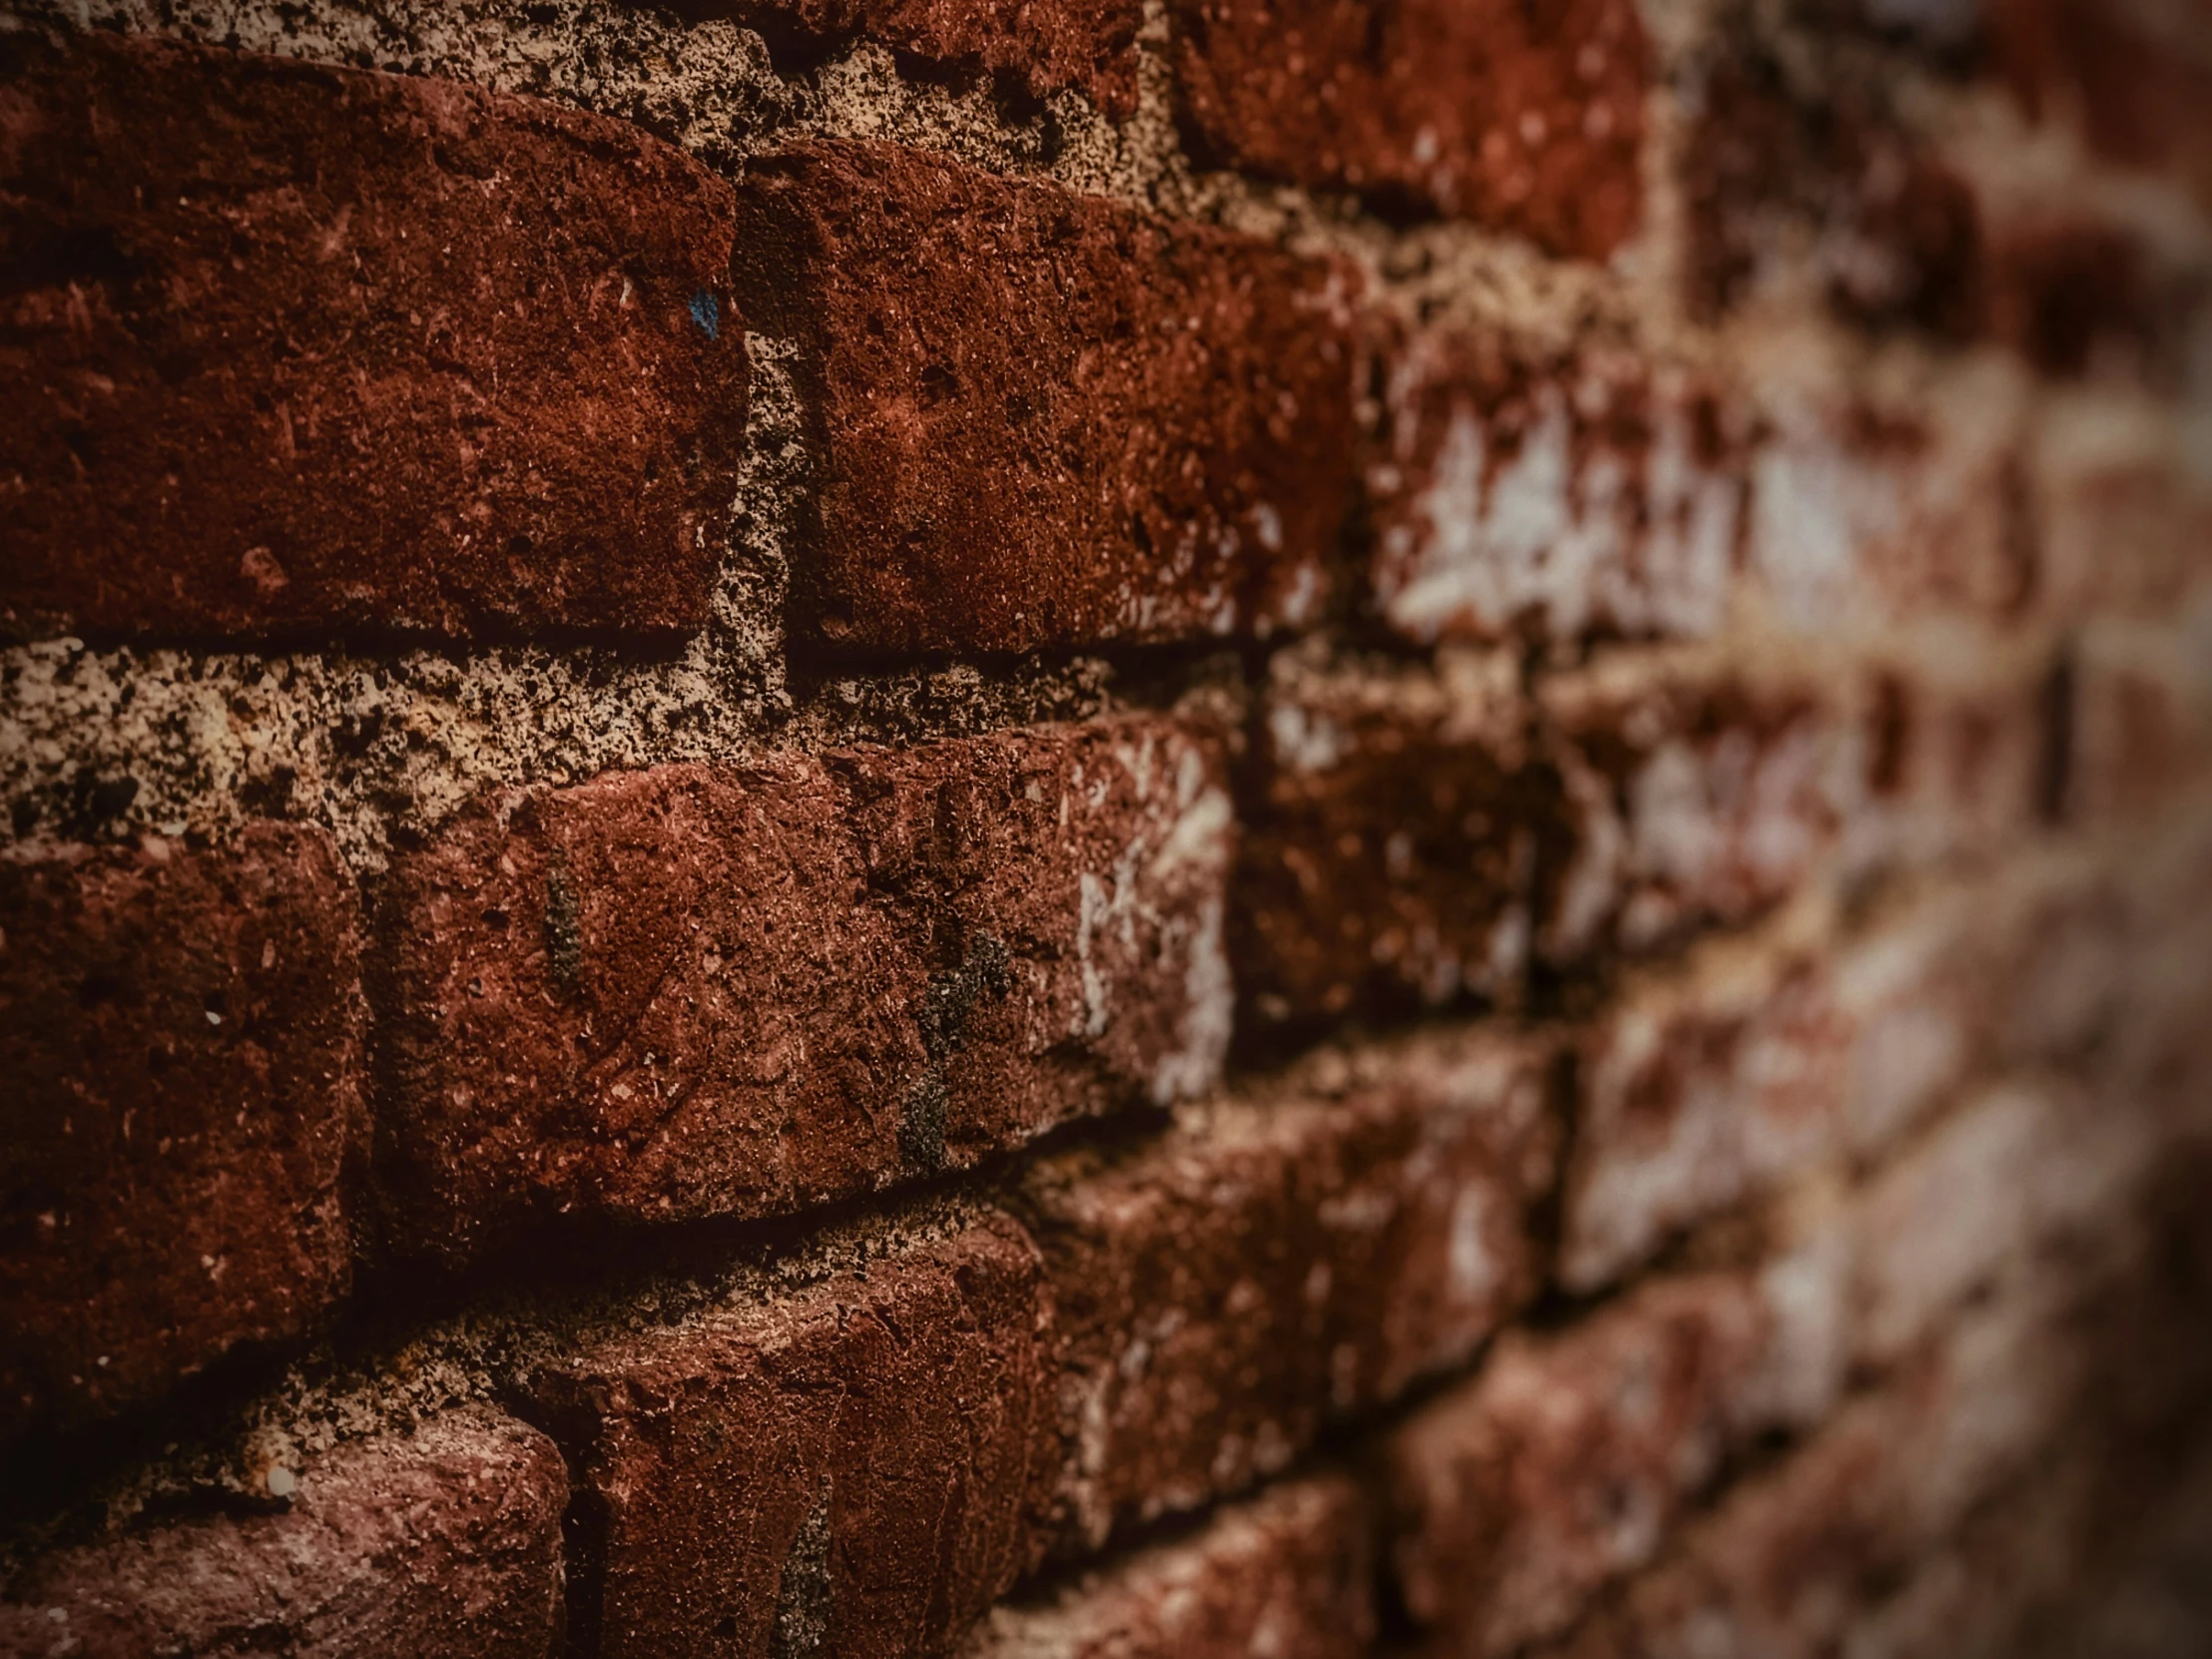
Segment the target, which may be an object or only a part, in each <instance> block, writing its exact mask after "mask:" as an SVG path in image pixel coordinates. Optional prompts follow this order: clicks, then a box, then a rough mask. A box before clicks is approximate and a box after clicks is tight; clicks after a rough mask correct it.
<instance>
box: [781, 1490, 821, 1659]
mask: <svg viewBox="0 0 2212 1659" xmlns="http://www.w3.org/2000/svg"><path fill="white" fill-rule="evenodd" d="M832 1495H833V1492H832V1482H831V1481H830V1479H829V1478H828V1477H825V1478H824V1480H823V1482H822V1490H821V1491H820V1492H819V1493H818V1494H817V1495H816V1497H815V1506H814V1507H813V1508H812V1509H810V1510H808V1511H807V1518H806V1519H805V1520H804V1521H802V1522H801V1523H800V1527H799V1536H798V1537H796V1538H794V1539H793V1540H792V1551H791V1554H789V1555H788V1556H786V1557H785V1558H784V1582H783V1587H782V1588H781V1589H780V1590H778V1592H777V1595H776V1624H775V1627H774V1628H773V1629H772V1630H771V1631H770V1632H769V1639H768V1651H769V1659H815V1655H816V1654H818V1653H820V1652H821V1651H822V1644H823V1642H824V1640H825V1639H826V1638H827V1637H828V1636H829V1634H830V1612H831V1609H832V1608H833V1607H834V1606H835V1601H836V1586H835V1585H834V1584H832V1583H831V1582H830V1497H831V1496H832Z"/></svg>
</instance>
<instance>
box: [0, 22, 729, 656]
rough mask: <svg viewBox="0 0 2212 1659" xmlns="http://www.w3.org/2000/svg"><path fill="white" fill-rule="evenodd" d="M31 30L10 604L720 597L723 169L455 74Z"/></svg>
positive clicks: (1, 360) (476, 611)
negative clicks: (705, 167)
mask: <svg viewBox="0 0 2212 1659" xmlns="http://www.w3.org/2000/svg"><path fill="white" fill-rule="evenodd" d="M5 53H6V58H5V66H6V67H5V75H6V78H7V80H8V83H9V86H10V97H11V99H13V100H14V103H15V108H16V111H17V113H16V115H15V116H14V117H13V118H12V121H13V131H14V132H15V134H16V137H15V139H14V140H13V141H12V144H11V148H10V150H9V152H8V156H7V160H6V164H5V165H6V178H5V183H4V186H0V200H4V206H0V226H4V229H0V236H4V237H5V239H6V242H7V244H8V246H9V248H10V265H11V267H12V268H13V269H14V270H15V271H16V272H17V274H18V275H17V276H16V277H14V278H12V279H11V287H10V292H9V295H8V299H7V302H6V303H7V309H6V313H5V314H6V320H5V324H4V328H5V332H4V333H0V397H4V398H5V400H6V402H7V403H8V404H9V406H11V407H13V408H14V409H15V410H16V411H17V413H16V415H15V416H14V417H13V418H11V419H10V420H9V422H8V423H7V427H6V431H5V432H4V433H0V477H7V478H9V479H11V480H12V484H11V488H10V493H11V495H12V501H11V505H10V508H9V514H10V518H11V521H12V522H13V523H14V525H15V527H16V528H15V531H14V532H13V534H12V535H11V537H10V540H11V544H12V549H13V551H12V556H11V557H10V559H9V561H8V563H7V566H6V569H5V571H4V572H0V628H4V629H6V630H7V631H9V632H14V633H19V634H23V633H27V634H42V633H51V632H56V631H69V632H76V633H87V634H115V635H145V634H156V635H162V634H166V635H192V634H198V635H207V634H221V635H250V636H268V635H302V634H311V633H326V632H328V631H330V630H333V629H336V630H343V631H346V632H360V633H367V634H388V633H390V632H393V631H400V632H407V633H425V634H432V635H443V636H449V637H455V638H480V637H485V636H497V635H514V634H518V633H535V632H542V631H546V630H593V631H603V630H619V631H623V632H627V633H642V634H670V633H673V632H675V631H678V630H685V629H691V628H696V627H698V626H699V625H700V624H701V623H703V622H704V621H705V619H706V612H707V596H708V590H709V586H710V584H711V582H712V579H713V575H714V570H715V566H716V562H717V548H716V546H715V545H714V543H715V541H716V539H717V538H716V536H715V534H714V520H715V519H716V517H717V516H718V515H719V514H720V513H722V512H723V511H724V510H725V508H726V505H727V502H728V499H729V497H730V496H731V494H732V492H733V482H732V480H733V474H734V468H735V465H736V461H737V457H738V455H739V452H740V448H741V446H742V443H743V433H744V426H745V391H746V353H745V345H744V332H743V329H742V327H741V325H740V319H739V318H738V317H737V316H736V315H735V314H734V313H733V312H732V310H731V309H730V307H729V303H728V297H727V296H728V289H727V286H726V282H727V268H728V263H729V255H730V246H731V236H732V221H731V211H730V192H729V190H728V188H727V187H726V186H724V185H723V184H721V183H720V182H718V181H716V180H715V179H713V178H712V177H710V176H709V175H708V174H706V173H705V172H704V171H702V170H701V169H700V168H699V167H698V166H697V165H696V164H694V163H693V162H691V161H689V160H688V159H686V158H685V157H684V156H682V155H680V154H679V153H678V152H676V151H674V150H672V149H669V148H668V147H667V146H665V145H662V144H659V143H658V142H656V141H654V140H652V139H650V138H647V137H646V136H645V135H643V134H642V133H639V132H638V131H637V130H636V129H634V128H631V127H628V126H625V125H622V124H620V123H617V122H612V121H607V120H603V119H600V118H597V117H593V116H588V115H584V114H581V113H578V112H575V111H571V110H565V109H559V108H556V107H554V106H551V105H547V104H541V103H536V102H533V101H530V100H526V99H519V98H512V97H507V96H503V95H500V94H496V93H490V92H485V91H482V90H480V89H476V88H471V87H466V86H460V85H456V84H452V83H448V82H441V81H421V80H410V79H405V78H402V77H398V76H390V75H376V74H364V73H358V72H355V71H351V70H340V69H332V68H326V67H320V66H315V65H309V64H305V63H298V62H291V61H285V60H278V59H275V58H260V57H253V56H247V55H241V54H238V53H233V52H226V51H218V50H213V49H208V48H201V47H193V46H185V45H179V44H173V43H169V42H164V41H158V40H153V39H148V38H131V37H124V36H118V35H114V34H108V33H91V34H85V35H80V36H75V37H72V38H70V39H69V41H68V43H67V44H66V45H62V46H53V45H49V44H46V43H45V42H44V41H43V39H42V37H39V36H37V35H34V34H32V33H30V32H27V31H19V32H17V33H15V34H12V35H10V36H9V37H8V38H7V42H6V45H5ZM718 295H720V297H718Z"/></svg>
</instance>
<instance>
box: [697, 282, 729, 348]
mask: <svg viewBox="0 0 2212 1659" xmlns="http://www.w3.org/2000/svg"><path fill="white" fill-rule="evenodd" d="M691 319H692V320H693V321H694V322H696V323H698V324H699V327H700V331H701V332H703V333H704V334H705V335H706V336H707V337H708V338H709V339H720V338H722V307H721V306H720V305H718V304H716V303H715V296H714V295H713V294H711V293H709V292H708V291H707V290H706V289H705V288H701V289H700V290H699V291H698V292H697V293H695V294H693V295H692V296H691Z"/></svg>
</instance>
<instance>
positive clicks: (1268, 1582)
mask: <svg viewBox="0 0 2212 1659" xmlns="http://www.w3.org/2000/svg"><path fill="white" fill-rule="evenodd" d="M1372 1549H1373V1546H1372V1544H1371V1542H1370V1539H1369V1535H1368V1517H1367V1513H1366V1505H1365V1503H1364V1502H1363V1501H1362V1498H1361V1495H1360V1492H1359V1489H1358V1487H1356V1486H1354V1485H1353V1484H1352V1482H1350V1481H1348V1480H1345V1479H1343V1478H1341V1477H1331V1476H1326V1475H1325V1476H1322V1477H1320V1478H1318V1479H1310V1480H1297V1481H1287V1482H1285V1483H1283V1484H1281V1485H1278V1486H1273V1487H1271V1488H1269V1489H1268V1490H1267V1491H1265V1492H1263V1493H1261V1494H1260V1495H1259V1496H1258V1497H1256V1498H1254V1499H1253V1500H1252V1501H1251V1502H1250V1503H1245V1504H1239V1505H1237V1506H1235V1507H1233V1508H1227V1509H1224V1510H1222V1511H1221V1512H1220V1513H1219V1514H1218V1515H1216V1516H1215V1517H1214V1518H1213V1519H1212V1520H1211V1521H1209V1522H1208V1523H1207V1525H1206V1527H1205V1529H1204V1530H1203V1531H1201V1532H1199V1533H1198V1534H1197V1535H1196V1536H1194V1537H1190V1538H1185V1539H1181V1540H1179V1541H1177V1542H1174V1543H1169V1544H1161V1545H1157V1546H1155V1547H1154V1548H1151V1549H1147V1550H1143V1551H1140V1552H1139V1553H1137V1554H1135V1555H1132V1556H1130V1557H1128V1558H1127V1559H1126V1560H1123V1561H1120V1562H1117V1563H1116V1564H1114V1565H1113V1566H1111V1567H1109V1568H1108V1569H1107V1570H1105V1571H1104V1572H1101V1573H1098V1574H1095V1575H1088V1576H1086V1577H1085V1578H1084V1579H1083V1580H1082V1581H1081V1582H1080V1583H1079V1584H1075V1585H1071V1586H1069V1587H1067V1588H1066V1589H1064V1590H1062V1591H1061V1592H1060V1594H1059V1595H1058V1596H1057V1597H1056V1598H1054V1599H1053V1600H1051V1601H1049V1602H1045V1603H1041V1604H1034V1605H1026V1606H1025V1605H1006V1606H1001V1607H996V1608H993V1609H992V1610H991V1613H990V1615H989V1617H988V1618H986V1619H985V1620H984V1622H983V1624H982V1625H981V1626H979V1627H978V1628H977V1630H976V1632H975V1635H974V1636H973V1638H972V1639H971V1640H970V1641H969V1642H968V1644H967V1646H966V1647H964V1648H962V1649H960V1653H961V1655H962V1659H1038V1656H1040V1655H1046V1654H1049V1655H1052V1656H1053V1659H1251V1656H1254V1655H1262V1656H1265V1659H1359V1656H1360V1655H1363V1654H1366V1653H1368V1652H1369V1651H1370V1644H1371V1643H1372V1642H1373V1641H1374V1639H1375V1626H1376V1618H1375V1605H1374V1597H1375V1585H1374V1578H1373V1571H1374V1569H1373V1564H1372V1562H1371V1561H1370V1559H1369V1557H1370V1555H1371V1553H1372Z"/></svg>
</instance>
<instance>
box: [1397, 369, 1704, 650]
mask: <svg viewBox="0 0 2212 1659" xmlns="http://www.w3.org/2000/svg"><path fill="white" fill-rule="evenodd" d="M1384 412H1385V418H1386V431H1385V433H1384V434H1383V440H1382V443H1381V444H1380V446H1379V455H1378V458H1377V459H1376V460H1375V461H1374V462H1372V463H1371V464H1370V465H1369V467H1368V469H1367V489H1368V495H1369V498H1370V509H1369V510H1370V516H1371V518H1372V519H1373V534H1374V538H1375V554H1374V558H1375V564H1374V572H1373V584H1374V599H1375V604H1376V607H1377V609H1378V610H1380V611H1381V613H1382V615H1383V618H1384V620H1385V621H1387V622H1388V623H1389V625H1390V626H1391V627H1392V628H1394V629H1395V630H1396V631H1397V632H1399V633H1400V634H1403V635H1404V636H1406V637H1407V638H1408V639H1412V640H1416V641H1420V642H1423V643H1426V642H1429V641H1433V640H1436V639H1439V638H1474V639H1501V638H1511V637H1514V636H1515V635H1517V634H1522V633H1531V634H1534V635H1536V636H1537V637H1558V636H1565V637H1569V638H1573V637H1577V636H1580V635H1582V634H1584V633H1585V632H1589V631H1593V630H1596V631H1602V632H1605V633H1609V634H1630V635H1651V634H1683V635H1701V634H1706V633H1710V632H1712V631H1713V630H1714V629H1716V628H1718V627H1719V626H1720V625H1721V623H1722V622H1723V621H1724V620H1725V619H1726V617H1727V614H1728V605H1729V600H1730V597H1731V594H1732V591H1733V587H1734V582H1735V577H1736V567H1737V562H1738V557H1739V549H1738V546H1737V533H1738V525H1739V522H1740V520H1741V517H1742V512H1743V495H1744V488H1745V459H1746V457H1745V442H1744V434H1743V433H1742V432H1741V431H1739V430H1736V428H1737V427H1740V426H1741V425H1742V424H1743V423H1744V415H1743V413H1742V412H1741V410H1740V409H1739V408H1738V407H1737V406H1736V405H1735V404H1734V402H1733V401H1732V400H1731V399H1729V398H1727V397H1726V396H1725V395H1724V394H1722V393H1721V392H1720V391H1719V390H1717V389H1716V388H1715V387H1713V386H1711V385H1709V384H1704V383H1701V381H1700V380H1699V379H1698V378H1697V377H1696V376H1694V375H1692V374H1690V373H1689V372H1688V371H1686V370H1683V369H1680V368H1674V367H1668V366H1664V365H1662V366H1654V365H1652V364H1651V363H1648V362H1645V361H1643V360H1641V359H1640V358H1638V357H1636V356H1634V355H1633V354H1630V353H1627V352H1625V351H1618V350H1616V351H1612V352H1608V351H1606V350H1605V349H1603V348H1602V347H1599V348H1592V349H1589V350H1587V351H1584V352H1581V353H1577V354H1575V355H1573V356H1571V357H1567V358H1561V357H1560V356H1558V355H1557V354H1555V353H1544V352H1539V351H1537V350H1535V349H1533V348H1532V347H1530V346H1527V345H1525V344H1521V343H1517V342H1515V341H1514V340H1513V339H1512V338H1511V337H1510V336H1507V335H1504V334H1491V335H1482V334H1476V333H1470V332H1465V331H1459V330H1450V329H1445V328H1440V327H1430V328H1425V329H1421V330H1418V331H1416V332H1414V333H1412V334H1411V335H1410V337H1409V338H1407V339H1406V340H1405V341H1404V343H1403V344H1402V346H1401V347H1400V349H1399V350H1398V352H1397V353H1396V356H1395V359H1394V361H1393V362H1392V363H1391V365H1390V371H1389V378H1388V381H1387V385H1386V390H1385V395H1384Z"/></svg>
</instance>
